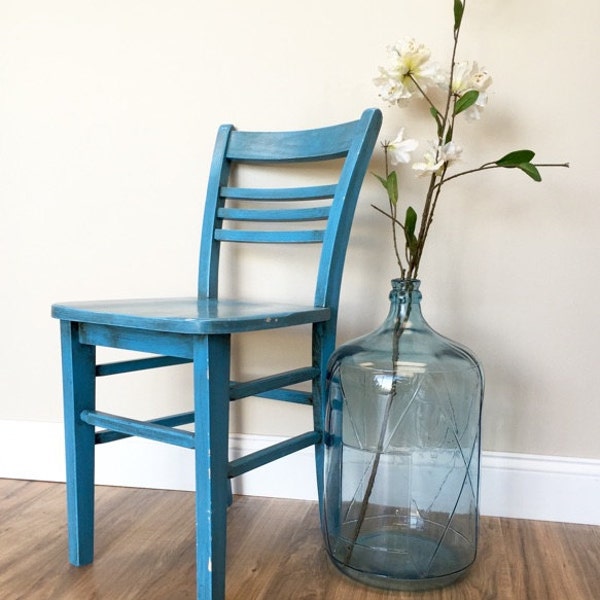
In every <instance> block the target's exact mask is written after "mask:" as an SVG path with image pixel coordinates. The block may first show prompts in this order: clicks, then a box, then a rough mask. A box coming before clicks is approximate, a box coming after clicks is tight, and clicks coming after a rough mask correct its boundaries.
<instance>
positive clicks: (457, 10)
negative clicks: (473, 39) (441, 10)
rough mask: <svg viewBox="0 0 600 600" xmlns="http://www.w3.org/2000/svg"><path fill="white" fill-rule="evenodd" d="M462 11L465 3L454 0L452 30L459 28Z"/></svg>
mask: <svg viewBox="0 0 600 600" xmlns="http://www.w3.org/2000/svg"><path fill="white" fill-rule="evenodd" d="M464 12H465V5H464V4H463V3H462V2H461V0H454V31H457V30H458V29H460V24H461V22H462V18H463V14H464Z"/></svg>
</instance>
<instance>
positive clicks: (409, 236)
mask: <svg viewBox="0 0 600 600" xmlns="http://www.w3.org/2000/svg"><path fill="white" fill-rule="evenodd" d="M416 228H417V213H416V212H415V209H414V208H413V207H412V206H409V207H408V208H407V209H406V215H405V217H404V238H405V239H406V247H407V248H408V250H409V252H410V255H411V256H414V255H415V253H416V251H417V245H418V240H417V236H416V235H415V229H416Z"/></svg>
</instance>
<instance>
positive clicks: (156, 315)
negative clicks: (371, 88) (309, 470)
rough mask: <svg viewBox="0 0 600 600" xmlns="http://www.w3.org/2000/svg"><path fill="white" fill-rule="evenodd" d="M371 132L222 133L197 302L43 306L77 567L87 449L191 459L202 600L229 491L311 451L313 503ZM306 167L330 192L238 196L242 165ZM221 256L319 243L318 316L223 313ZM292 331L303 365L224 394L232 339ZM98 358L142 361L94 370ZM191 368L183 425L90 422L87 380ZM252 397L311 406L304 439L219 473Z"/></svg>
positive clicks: (90, 517)
mask: <svg viewBox="0 0 600 600" xmlns="http://www.w3.org/2000/svg"><path fill="white" fill-rule="evenodd" d="M380 126H381V113H380V112H379V111H378V110H375V109H368V110H366V111H365V112H364V113H363V114H362V116H361V118H360V119H359V120H357V121H353V122H350V123H344V124H341V125H334V126H330V127H325V128H322V129H313V130H306V131H293V132H276V133H267V132H247V131H237V130H236V129H235V128H234V127H233V126H231V125H223V126H221V127H220V128H219V131H218V135H217V140H216V145H215V151H214V156H213V160H212V165H211V170H210V175H209V181H208V190H207V197H206V207H205V215H204V224H203V228H202V240H201V248H200V268H199V280H198V295H197V297H192V298H165V299H159V300H124V301H103V302H69V303H60V304H55V305H53V307H52V316H53V317H55V318H58V319H60V325H61V341H62V369H63V385H64V419H65V439H66V461H67V508H68V528H69V558H70V561H71V562H72V563H73V564H74V565H84V564H87V563H90V562H91V561H92V560H93V552H94V549H93V546H94V542H93V539H94V454H95V445H96V444H103V443H107V442H113V441H115V440H119V439H123V438H126V437H130V436H140V437H143V438H149V439H152V440H156V441H160V442H165V443H168V444H174V445H176V446H181V447H184V448H189V449H191V450H193V451H194V453H195V478H196V528H197V530H196V548H197V597H198V598H201V599H204V600H205V599H209V598H210V599H222V598H224V597H225V536H226V511H227V506H228V504H229V503H230V500H231V488H230V485H229V484H230V479H231V478H232V477H236V476H238V475H241V474H242V473H245V472H247V471H249V470H251V469H254V468H256V467H259V466H261V465H264V464H266V463H268V462H271V461H273V460H276V459H278V458H281V457H282V456H286V455H288V454H290V453H292V452H296V451H298V450H301V449H303V448H306V447H308V446H312V445H314V446H315V451H316V457H317V481H318V486H319V496H321V489H322V488H321V486H322V475H321V461H322V448H321V435H322V422H323V403H322V394H323V387H324V378H325V370H326V364H327V360H328V358H329V356H330V354H331V352H332V351H333V349H334V344H335V331H336V319H337V309H338V300H339V291H340V280H341V276H342V269H343V263H344V256H345V252H346V246H347V242H348V236H349V232H350V227H351V222H352V218H353V214H354V208H355V205H356V201H357V197H358V194H359V190H360V187H361V184H362V181H363V179H364V176H365V172H366V169H367V165H368V163H369V160H370V157H371V154H372V151H373V147H374V144H375V141H376V138H377V135H378V133H379V128H380ZM333 159H338V160H335V161H334V160H333ZM340 159H341V160H340ZM315 161H330V162H329V166H328V167H327V170H326V171H325V172H326V173H328V174H329V172H330V171H332V172H333V167H334V166H339V167H340V168H339V172H336V174H335V180H336V182H335V183H332V184H327V185H323V184H320V183H319V184H318V185H308V186H307V185H303V186H302V187H281V186H278V187H266V188H265V187H260V188H254V187H236V186H235V183H236V181H237V177H236V176H235V175H236V171H237V169H239V168H240V165H244V164H249V163H250V164H252V165H255V166H253V167H252V168H258V167H261V166H265V165H266V166H270V169H271V170H272V168H273V165H275V166H277V165H284V166H285V168H286V169H287V165H289V164H290V163H308V162H315ZM340 165H341V166H340ZM269 172H270V171H269ZM288 174H289V170H288ZM277 181H279V179H278V180H277ZM313 201H316V202H313ZM284 222H285V226H284V225H282V224H281V223H284ZM225 242H237V243H243V242H251V243H276V244H280V243H282V244H283V243H285V244H289V243H296V244H297V243H300V244H303V243H311V242H319V243H321V244H322V248H321V252H320V261H319V265H318V273H317V281H316V287H315V294H314V303H312V304H309V305H306V306H304V305H299V306H297V305H287V304H276V303H272V302H270V301H269V300H268V299H267V301H266V302H265V303H256V302H244V301H241V300H237V301H233V300H225V299H220V298H219V295H218V278H219V277H218V276H219V253H220V248H221V245H222V244H223V243H225ZM266 291H267V292H268V290H266ZM302 324H306V325H310V326H311V328H312V336H313V337H312V353H313V359H312V364H311V365H309V366H301V367H299V368H297V369H294V370H290V371H287V372H284V373H278V374H275V375H268V376H265V377H263V378H260V379H257V380H253V381H245V382H234V381H231V380H230V363H231V361H230V342H231V336H232V334H237V333H241V332H248V331H257V330H268V329H275V328H282V327H289V326H296V325H302ZM96 346H106V347H112V348H121V349H125V350H135V351H141V352H144V353H149V354H150V355H151V356H148V357H146V358H142V359H140V358H136V359H130V360H124V361H120V362H116V363H108V364H96ZM187 362H190V363H193V386H194V393H193V396H194V398H193V410H191V411H190V412H188V413H185V414H178V415H173V416H168V417H163V418H157V419H155V420H152V421H144V422H141V421H136V420H132V419H130V418H126V417H123V416H117V415H112V414H106V413H104V412H101V411H99V410H97V408H96V398H95V395H96V394H95V379H96V377H102V376H106V375H113V374H118V373H125V372H131V371H137V370H143V369H153V368H158V367H165V366H169V365H176V364H182V363H187ZM300 382H312V392H302V391H297V389H293V388H292V389H290V386H293V385H294V384H297V383H300ZM248 396H262V397H266V398H270V399H274V400H280V401H290V402H300V403H304V404H307V405H311V406H312V409H313V413H314V429H313V430H311V431H308V432H306V433H303V434H302V435H298V436H296V437H293V438H290V439H288V440H286V441H284V442H282V443H279V444H276V445H274V446H272V447H270V448H267V449H265V450H262V451H258V452H255V453H253V454H250V455H248V456H244V457H242V458H239V459H237V460H232V461H229V457H228V427H229V403H230V401H233V400H238V399H240V398H244V397H248ZM190 423H194V424H195V425H194V431H193V432H192V431H189V428H188V430H182V429H180V428H178V426H181V425H184V424H190Z"/></svg>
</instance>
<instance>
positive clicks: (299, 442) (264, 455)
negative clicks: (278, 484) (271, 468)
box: [228, 431, 321, 478]
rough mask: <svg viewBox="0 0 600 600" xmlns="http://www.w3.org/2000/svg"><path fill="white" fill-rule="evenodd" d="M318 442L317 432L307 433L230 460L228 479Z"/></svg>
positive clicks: (318, 435)
mask: <svg viewBox="0 0 600 600" xmlns="http://www.w3.org/2000/svg"><path fill="white" fill-rule="evenodd" d="M320 441H321V434H320V433H319V432H318V431H308V432H306V433H303V434H302V435H298V436H296V437H293V438H290V439H288V440H284V441H283V442H279V443H278V444H273V445H272V446H269V447H268V448H263V449H262V450H258V451H256V452H253V453H252V454H248V455H246V456H242V457H241V458H238V459H236V460H232V461H231V462H230V463H229V472H228V475H229V477H230V478H231V477H237V476H238V475H242V474H243V473H246V472H248V471H251V470H252V469H256V468H257V467H262V466H263V465H266V464H268V463H270V462H273V461H274V460H277V459H279V458H283V457H284V456H288V455H289V454H293V453H294V452H298V451H299V450H303V449H304V448H308V447H309V446H314V445H315V444H318V443H319V442H320Z"/></svg>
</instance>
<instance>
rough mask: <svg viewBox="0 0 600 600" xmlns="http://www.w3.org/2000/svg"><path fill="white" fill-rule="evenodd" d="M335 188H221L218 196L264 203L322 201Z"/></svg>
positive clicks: (332, 194)
mask: <svg viewBox="0 0 600 600" xmlns="http://www.w3.org/2000/svg"><path fill="white" fill-rule="evenodd" d="M336 187H337V185H336V184H332V185H310V186H304V187H288V188H247V187H227V186H223V187H222V188H221V194H220V195H221V198H230V199H231V200H263V201H265V202H269V201H277V200H323V199H325V198H333V197H334V196H335V190H336Z"/></svg>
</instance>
